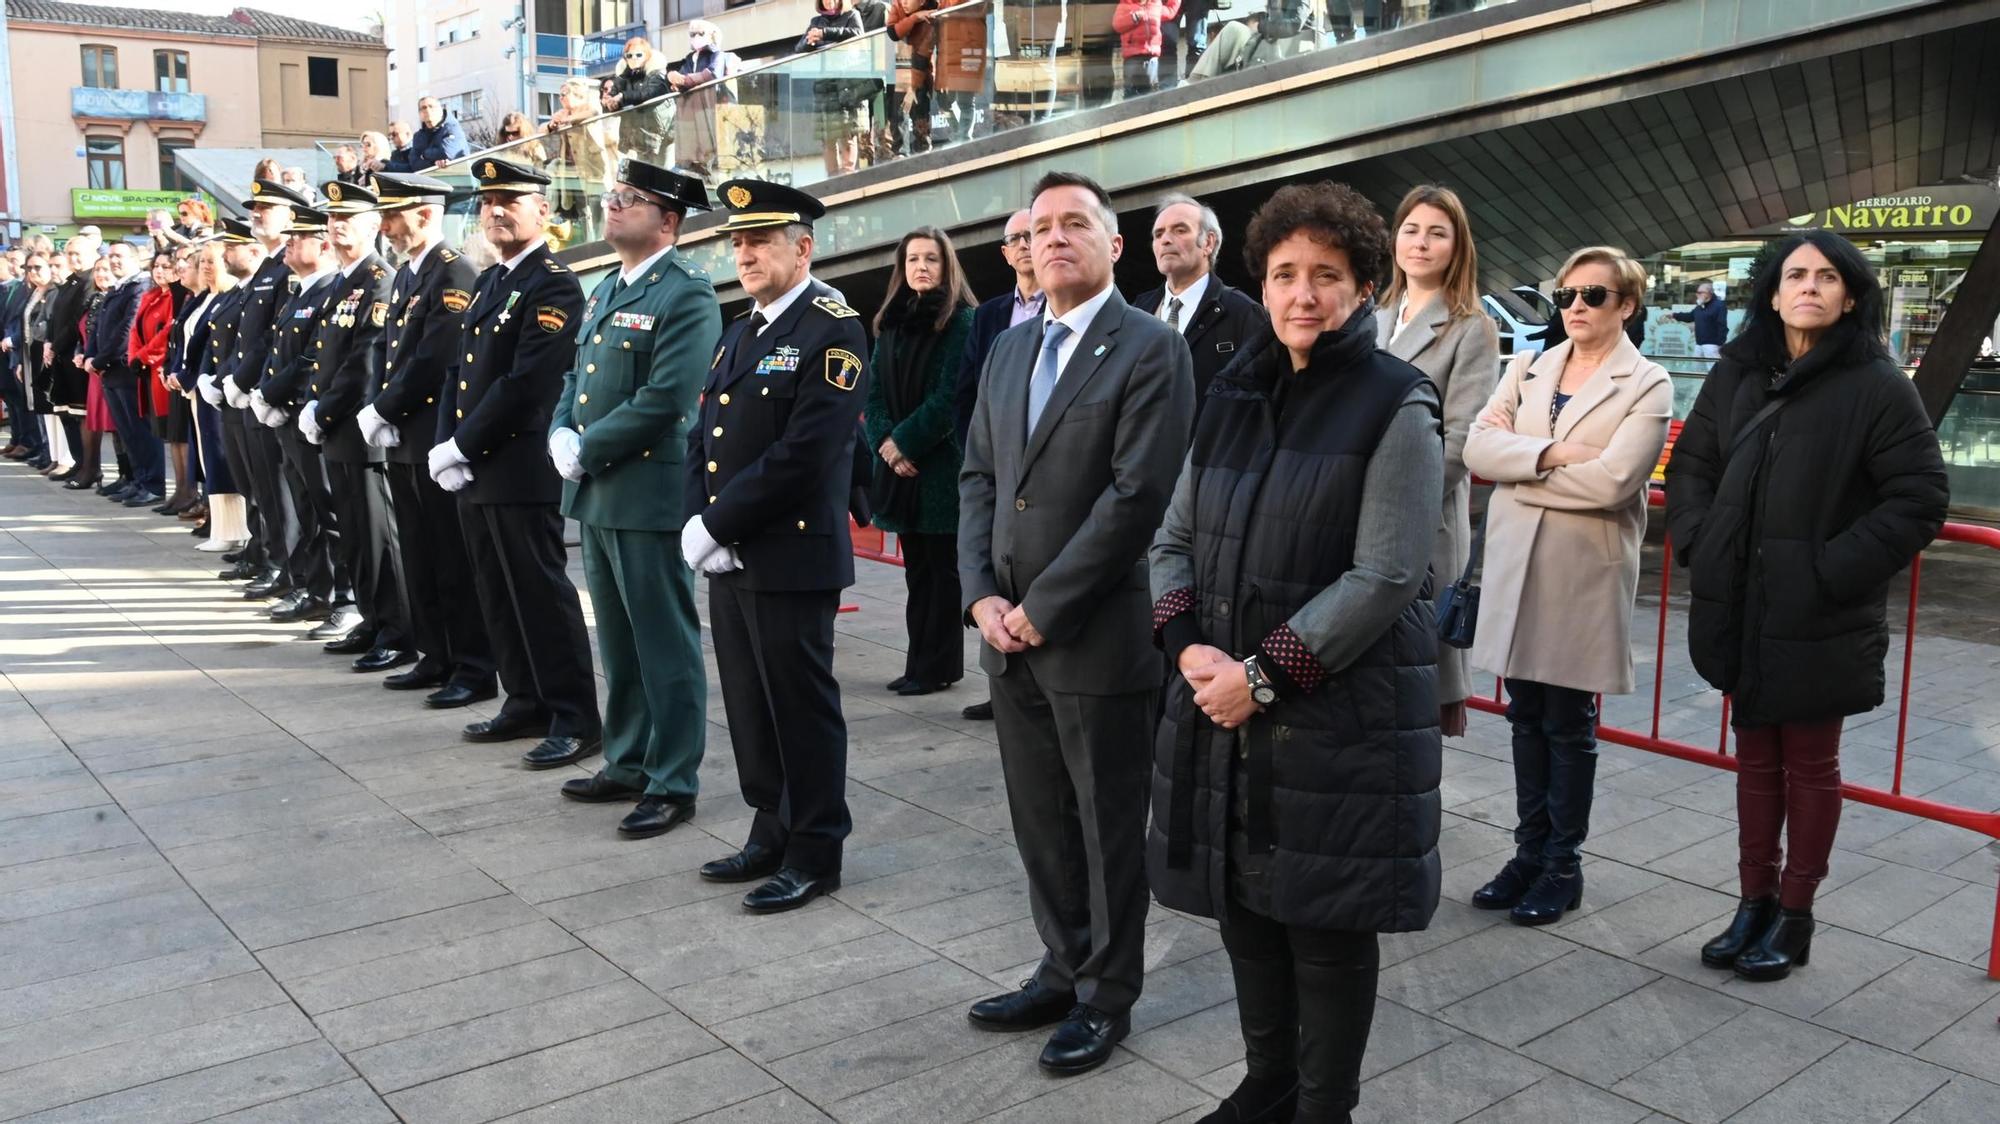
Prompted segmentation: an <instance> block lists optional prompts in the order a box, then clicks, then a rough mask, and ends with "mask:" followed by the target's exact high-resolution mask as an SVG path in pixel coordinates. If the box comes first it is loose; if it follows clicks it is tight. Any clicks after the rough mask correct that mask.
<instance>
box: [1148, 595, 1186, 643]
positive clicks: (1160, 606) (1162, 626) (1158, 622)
mask: <svg viewBox="0 0 2000 1124" xmlns="http://www.w3.org/2000/svg"><path fill="white" fill-rule="evenodd" d="M1192 612H1194V590H1192V589H1190V588H1188V587H1186V586H1182V587H1181V588H1179V589H1176V590H1174V591H1173V592H1171V593H1169V594H1167V595H1166V596H1164V597H1162V598H1160V599H1159V600H1158V601H1155V602H1153V643H1154V644H1158V643H1160V634H1161V633H1162V632H1165V631H1166V628H1167V624H1168V622H1170V621H1172V620H1173V619H1174V618H1175V617H1178V616H1180V615H1181V614H1182V613H1192Z"/></svg>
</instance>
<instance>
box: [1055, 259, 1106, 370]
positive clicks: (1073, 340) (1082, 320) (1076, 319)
mask: <svg viewBox="0 0 2000 1124" xmlns="http://www.w3.org/2000/svg"><path fill="white" fill-rule="evenodd" d="M1110 299H1111V283H1110V282H1108V281H1107V282H1105V285H1104V289H1103V290H1102V291H1101V292H1099V293H1098V294H1097V295H1096V296H1094V297H1092V298H1090V299H1089V300H1087V301H1084V302H1083V303H1082V304H1080V305H1077V306H1076V307H1075V308H1072V309H1070V310H1069V311H1068V312H1066V313H1064V314H1063V315H1061V316H1050V315H1048V314H1047V313H1046V312H1044V313H1043V314H1042V336H1043V338H1044V339H1046V338H1047V337H1048V331H1049V321H1051V320H1060V321H1062V323H1063V326H1064V327H1066V328H1068V329H1069V335H1068V336H1067V337H1065V338H1064V339H1063V341H1062V343H1061V344H1059V345H1057V347H1056V381H1057V382H1061V381H1062V373H1063V372H1064V371H1066V370H1068V369H1069V360H1070V356H1072V355H1075V354H1076V349H1077V345H1078V344H1081V343H1082V342H1083V334H1084V333H1085V332H1088V331H1089V330H1090V324H1091V321H1093V320H1096V319H1097V314H1098V312H1099V311H1100V310H1102V309H1103V308H1104V302H1105V301H1108V300H1110ZM1036 347H1037V349H1038V350H1037V352H1036V354H1037V355H1039V354H1040V351H1039V348H1040V344H1037V345H1036ZM1036 362H1037V363H1040V362H1041V360H1040V359H1037V360H1036Z"/></svg>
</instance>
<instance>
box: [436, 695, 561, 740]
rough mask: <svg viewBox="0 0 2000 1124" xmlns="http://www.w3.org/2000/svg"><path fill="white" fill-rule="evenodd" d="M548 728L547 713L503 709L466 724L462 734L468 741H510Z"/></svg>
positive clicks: (540, 732)
mask: <svg viewBox="0 0 2000 1124" xmlns="http://www.w3.org/2000/svg"><path fill="white" fill-rule="evenodd" d="M440 693H442V692H440ZM548 729H549V719H548V716H547V715H542V714H508V713H507V712H506V711H504V710H503V711H501V712H500V713H499V714H497V715H495V716H494V717H492V718H488V719H487V720H486V721H484V722H474V723H473V724H472V725H470V726H467V727H466V728H465V730H464V731H463V736H464V738H465V740H466V741H469V742H511V741H513V740H515V739H516V738H538V737H541V736H543V735H545V734H547V733H548Z"/></svg>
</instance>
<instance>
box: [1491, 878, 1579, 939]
mask: <svg viewBox="0 0 2000 1124" xmlns="http://www.w3.org/2000/svg"><path fill="white" fill-rule="evenodd" d="M1582 904H1583V871H1581V870H1576V869H1571V870H1544V871H1542V876H1541V877H1540V878H1537V879H1535V884H1534V885H1533V886H1530V887H1528V892H1527V893H1525V894H1523V895H1521V901H1520V904H1518V905H1516V906H1515V907H1514V908H1513V909H1511V910H1508V911H1507V920H1509V921H1512V922H1513V923H1514V924H1516V925H1550V924H1553V923H1555V922H1557V921H1561V920H1562V915H1563V914H1565V913H1567V912H1569V911H1570V910H1572V909H1575V908H1577V907H1578V906H1580V905H1582Z"/></svg>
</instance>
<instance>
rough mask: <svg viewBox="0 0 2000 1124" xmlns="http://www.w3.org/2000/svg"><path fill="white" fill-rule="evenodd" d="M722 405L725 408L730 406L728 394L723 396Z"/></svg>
mask: <svg viewBox="0 0 2000 1124" xmlns="http://www.w3.org/2000/svg"><path fill="white" fill-rule="evenodd" d="M722 404H723V405H725V406H727V405H729V396H728V395H727V394H725V395H723V396H722Z"/></svg>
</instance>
